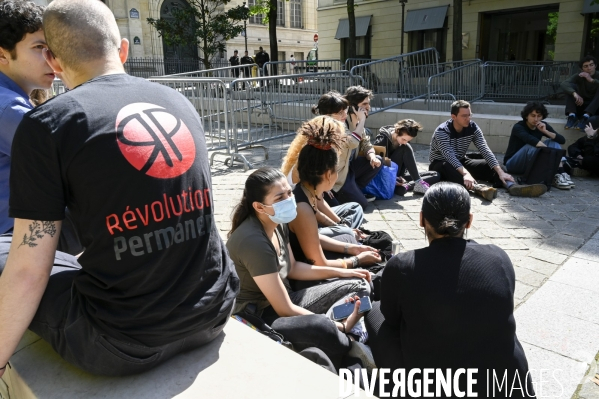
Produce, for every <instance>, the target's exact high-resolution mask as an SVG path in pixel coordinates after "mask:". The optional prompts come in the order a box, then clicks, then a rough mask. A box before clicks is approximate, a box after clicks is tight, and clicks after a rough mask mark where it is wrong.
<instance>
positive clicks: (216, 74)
mask: <svg viewBox="0 0 599 399" xmlns="http://www.w3.org/2000/svg"><path fill="white" fill-rule="evenodd" d="M254 67H255V68H258V65H256V64H246V65H236V66H228V67H223V68H213V69H204V70H199V71H192V72H183V73H175V74H173V75H166V76H169V77H177V78H225V79H239V78H240V77H242V78H251V77H252V68H254ZM246 72H247V74H248V76H245V75H246Z"/></svg>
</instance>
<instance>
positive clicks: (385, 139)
mask: <svg viewBox="0 0 599 399" xmlns="http://www.w3.org/2000/svg"><path fill="white" fill-rule="evenodd" d="M394 131H395V126H393V125H389V126H383V127H382V128H380V129H379V134H378V136H376V138H375V139H374V142H373V143H372V145H378V146H381V147H385V150H386V156H387V157H390V156H391V153H392V152H393V150H394V147H393V140H392V138H391V137H392V136H391V135H392V134H393V132H394Z"/></svg>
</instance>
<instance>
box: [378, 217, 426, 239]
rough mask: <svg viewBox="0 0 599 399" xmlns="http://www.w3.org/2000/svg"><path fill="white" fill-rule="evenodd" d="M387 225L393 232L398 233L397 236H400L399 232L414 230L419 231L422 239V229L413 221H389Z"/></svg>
mask: <svg viewBox="0 0 599 399" xmlns="http://www.w3.org/2000/svg"><path fill="white" fill-rule="evenodd" d="M387 224H388V225H389V226H390V227H391V229H392V230H395V231H397V232H398V233H399V235H400V236H401V232H402V231H403V230H415V229H420V230H421V233H420V235H421V236H423V237H424V229H422V228H421V227H420V226H419V225H418V223H417V222H415V221H413V220H407V221H395V220H389V221H387Z"/></svg>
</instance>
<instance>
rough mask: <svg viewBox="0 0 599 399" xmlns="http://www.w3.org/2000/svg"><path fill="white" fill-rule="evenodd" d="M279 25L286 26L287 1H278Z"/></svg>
mask: <svg viewBox="0 0 599 399" xmlns="http://www.w3.org/2000/svg"><path fill="white" fill-rule="evenodd" d="M277 26H285V2H283V1H277Z"/></svg>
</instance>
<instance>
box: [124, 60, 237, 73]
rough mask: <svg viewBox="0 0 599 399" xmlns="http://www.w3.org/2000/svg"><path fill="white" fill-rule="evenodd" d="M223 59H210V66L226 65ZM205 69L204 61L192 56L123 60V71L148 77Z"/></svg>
mask: <svg viewBox="0 0 599 399" xmlns="http://www.w3.org/2000/svg"><path fill="white" fill-rule="evenodd" d="M228 65H229V63H228V62H227V61H226V60H224V59H222V60H221V59H216V60H213V61H212V66H213V67H215V68H221V67H226V66H228ZM203 69H206V67H205V66H204V63H203V62H202V61H201V60H198V59H192V58H181V59H177V58H167V59H164V58H154V57H149V58H129V59H127V62H125V71H126V72H127V73H128V74H129V75H132V76H137V77H140V78H150V77H153V76H164V75H172V74H175V73H183V72H193V71H199V70H203Z"/></svg>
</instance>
